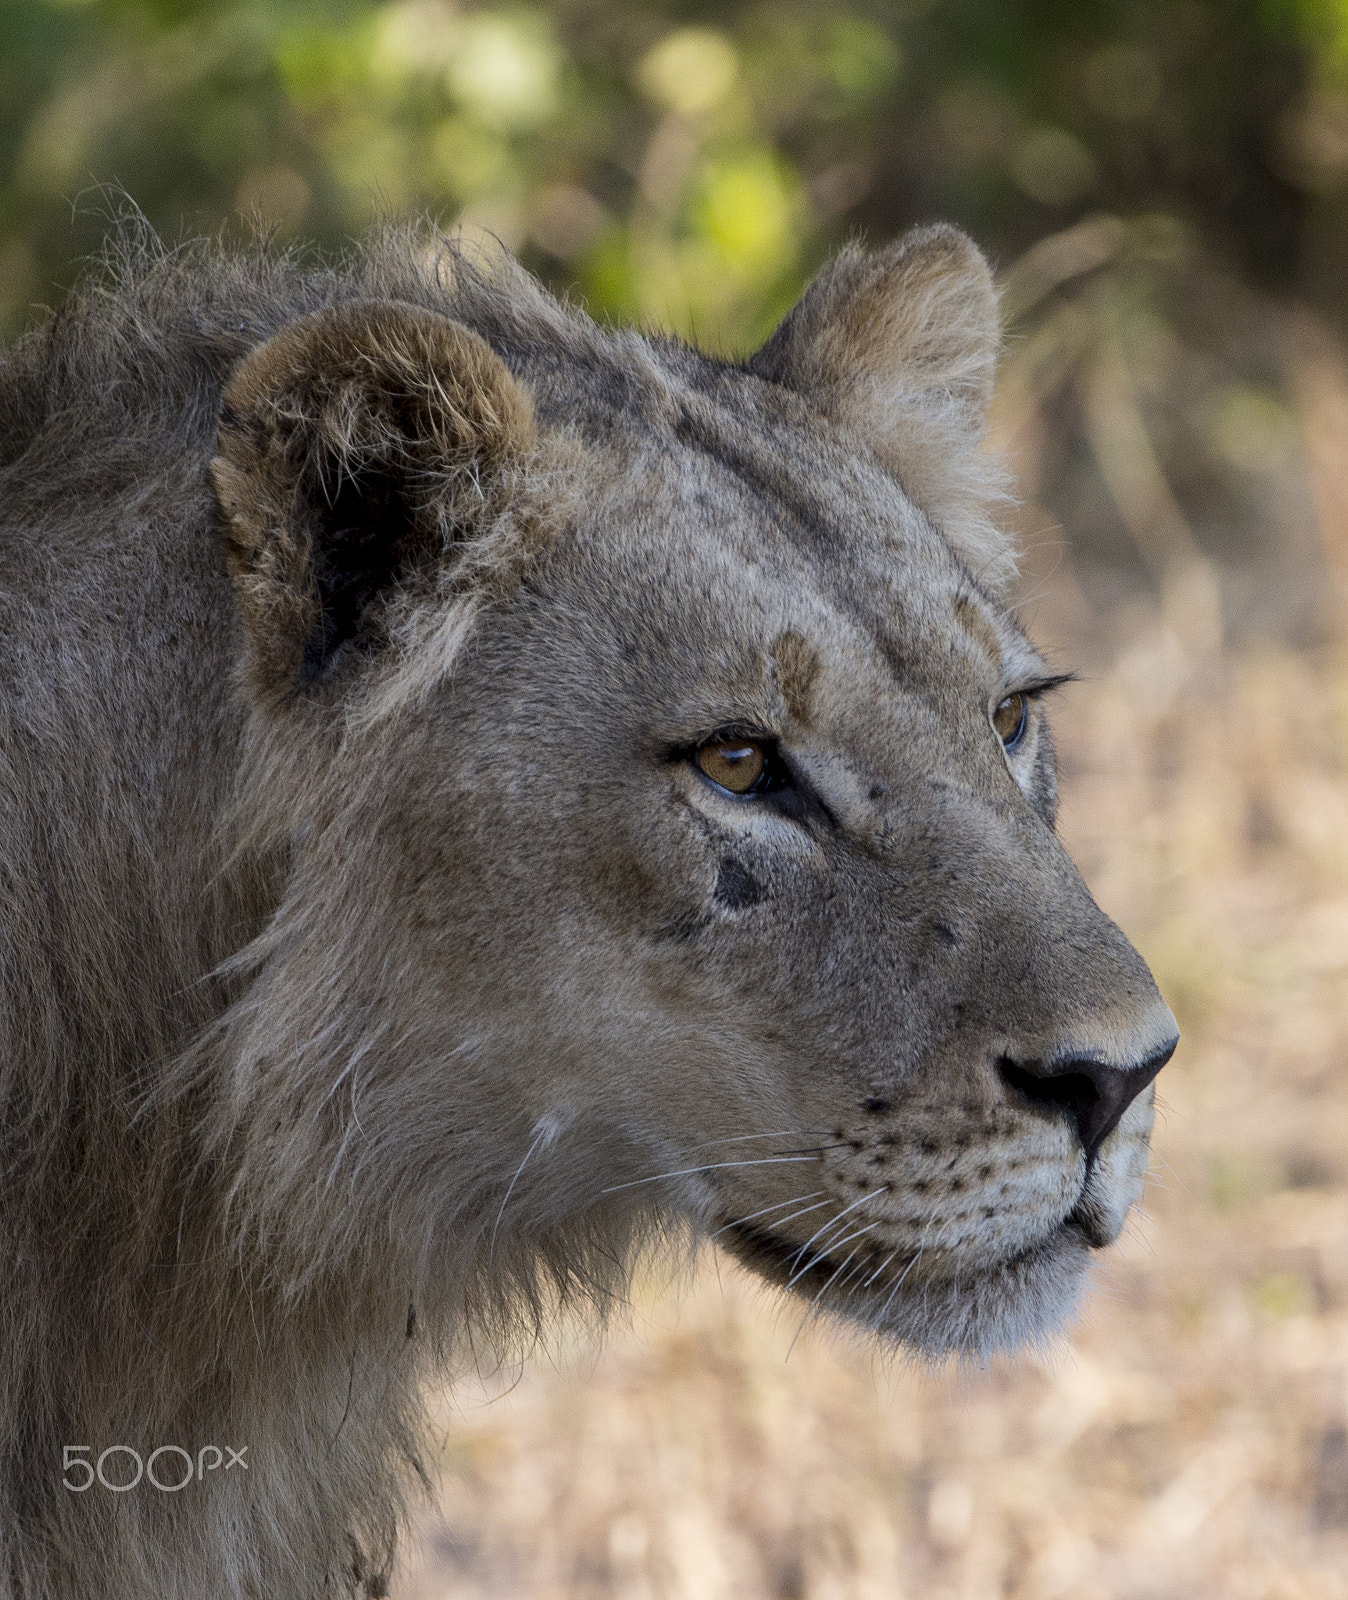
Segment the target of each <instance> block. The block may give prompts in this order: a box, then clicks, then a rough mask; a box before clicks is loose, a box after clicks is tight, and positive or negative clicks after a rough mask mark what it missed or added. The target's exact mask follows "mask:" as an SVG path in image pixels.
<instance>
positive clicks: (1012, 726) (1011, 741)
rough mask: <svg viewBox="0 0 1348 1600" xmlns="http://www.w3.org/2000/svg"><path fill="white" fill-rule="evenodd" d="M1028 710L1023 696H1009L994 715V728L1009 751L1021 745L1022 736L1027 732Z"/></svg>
mask: <svg viewBox="0 0 1348 1600" xmlns="http://www.w3.org/2000/svg"><path fill="white" fill-rule="evenodd" d="M1026 710H1027V706H1026V700H1025V696H1024V695H1023V694H1009V695H1007V697H1006V699H1005V700H1003V701H1002V703H1001V704H1000V705H999V706H998V707H997V709H996V710H995V711H994V712H993V713H992V726H993V728H994V729H995V730H996V733H997V737H998V738H999V739H1000V740H1001V741H1002V744H1003V745H1004V746H1005V747H1006V748H1007V749H1008V750H1010V749H1013V748H1014V747H1015V746H1016V745H1017V744H1019V742H1020V736H1021V734H1023V733H1024V732H1025V719H1026Z"/></svg>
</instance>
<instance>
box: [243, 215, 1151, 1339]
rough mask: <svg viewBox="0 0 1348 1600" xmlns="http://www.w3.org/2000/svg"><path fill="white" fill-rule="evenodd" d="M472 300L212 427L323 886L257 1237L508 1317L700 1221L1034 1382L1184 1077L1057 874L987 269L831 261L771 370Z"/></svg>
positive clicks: (293, 382)
mask: <svg viewBox="0 0 1348 1600" xmlns="http://www.w3.org/2000/svg"><path fill="white" fill-rule="evenodd" d="M455 271H456V272H457V273H458V277H457V278H456V280H455V283H454V286H453V288H452V290H451V292H450V295H449V304H448V307H447V309H446V310H445V311H440V310H437V309H435V308H434V307H428V306H425V305H413V304H409V303H406V302H404V301H401V300H395V299H383V300H381V299H377V298H354V299H347V300H344V301H339V302H338V303H335V304H333V305H330V306H328V307H327V308H326V309H323V310H320V311H318V312H315V313H310V314H307V315H303V316H299V317H297V318H295V319H294V320H293V321H292V322H290V323H289V324H288V325H287V326H285V327H283V328H282V329H281V330H280V331H279V332H278V333H276V334H275V336H274V337H273V338H271V339H270V340H269V341H268V342H266V343H264V344H263V345H262V346H261V347H260V348H258V349H256V350H255V351H254V352H253V353H252V354H251V355H249V356H248V357H247V359H245V360H244V361H243V363H242V364H241V366H240V367H239V368H238V370H237V371H236V373H235V376H234V377H233V380H232V382H231V384H230V386H229V389H228V391H227V393H226V397H225V403H224V407H223V411H222V421H221V429H220V441H219V453H218V456H217V459H216V461H215V463H214V466H213V469H212V470H213V482H214V487H215V493H216V496H217V499H218V503H219V508H220V513H221V522H222V527H223V530H224V536H225V539H226V544H227V549H228V554H229V561H230V570H231V574H232V577H233V581H234V584H235V588H236V591H237V594H238V599H239V604H240V606H241V609H242V615H243V622H244V629H245V634H246V641H247V643H246V684H247V693H248V699H249V704H250V705H251V707H252V712H251V716H252V733H251V735H250V737H251V746H250V755H249V761H250V763H251V765H250V768H249V772H250V774H251V776H250V777H249V778H248V780H247V782H246V784H245V786H244V792H245V793H246V794H247V795H248V796H250V801H249V804H250V805H251V806H252V808H253V809H252V811H251V813H250V815H249V818H248V822H247V827H248V828H251V829H252V830H253V831H254V833H255V834H256V835H257V837H258V838H260V839H261V838H264V837H265V840H266V843H267V845H268V847H269V848H272V849H282V850H284V852H286V853H287V860H288V861H289V870H288V876H287V878H286V887H285V889H284V892H283V893H282V895H281V897H280V903H279V906H278V908H277V910H276V912H275V915H274V917H273V918H272V920H271V922H270V925H269V927H268V928H267V931H266V932H265V933H264V934H263V935H262V937H261V939H259V940H258V941H257V944H256V946H255V948H254V950H253V952H252V959H253V961H254V963H255V971H256V973H257V976H256V978H255V980H254V981H253V982H252V984H251V986H250V987H249V988H248V989H247V990H246V992H245V993H244V996H243V998H242V999H241V1000H239V1001H238V1002H237V1003H236V1004H235V1006H234V1008H233V1010H232V1012H231V1013H230V1015H229V1017H228V1018H227V1019H226V1023H225V1025H224V1026H225V1035H224V1037H225V1044H224V1045H223V1046H222V1059H223V1060H224V1061H225V1062H226V1063H227V1072H228V1080H229V1083H230V1085H231V1089H230V1093H229V1094H228V1095H227V1096H226V1097H225V1099H224V1101H223V1102H222V1103H223V1104H224V1106H225V1107H226V1110H225V1111H223V1112H222V1113H221V1116H222V1118H223V1119H224V1120H225V1121H226V1122H227V1123H228V1137H229V1139H230V1141H231V1145H230V1148H231V1149H232V1150H233V1151H234V1152H235V1157H236V1159H237V1162H238V1171H237V1178H236V1180H235V1192H236V1193H237V1194H238V1195H242V1196H244V1197H245V1199H244V1200H243V1201H242V1202H241V1204H242V1205H243V1207H244V1210H245V1211H246V1213H247V1214H248V1216H249V1217H250V1218H251V1219H252V1220H253V1221H254V1222H255V1224H256V1226H257V1228H258V1231H259V1234H260V1235H261V1234H265V1235H266V1236H267V1237H269V1238H272V1239H276V1238H278V1237H282V1238H284V1237H287V1236H289V1237H292V1238H293V1239H295V1240H302V1241H303V1246H302V1250H301V1249H300V1248H299V1247H297V1255H298V1254H302V1255H303V1257H304V1259H305V1261H306V1262H307V1263H309V1268H307V1269H306V1270H309V1269H312V1268H313V1263H315V1262H316V1261H323V1262H325V1263H327V1264H329V1265H331V1264H333V1263H336V1262H340V1261H341V1260H342V1259H343V1258H344V1252H349V1251H353V1250H356V1249H361V1250H366V1251H368V1250H370V1249H374V1250H377V1251H389V1252H392V1253H393V1254H394V1255H397V1254H398V1253H399V1252H403V1253H404V1254H406V1255H407V1256H408V1258H409V1259H411V1258H413V1257H414V1258H415V1259H416V1260H417V1261H418V1262H420V1263H422V1269H421V1270H423V1271H424V1264H425V1263H426V1262H427V1261H429V1260H433V1259H435V1258H436V1252H437V1251H439V1250H440V1249H442V1248H443V1247H445V1241H448V1240H452V1241H453V1242H454V1249H455V1251H456V1258H457V1259H459V1260H468V1259H470V1258H471V1260H473V1261H474V1262H476V1263H477V1266H476V1268H475V1269H474V1270H480V1271H482V1272H486V1273H489V1274H490V1273H491V1272H498V1273H499V1272H505V1271H509V1270H511V1263H512V1262H516V1261H519V1260H523V1259H524V1258H526V1257H528V1256H531V1255H532V1256H539V1255H541V1256H542V1257H544V1258H545V1259H549V1260H555V1261H557V1262H559V1263H563V1265H562V1266H560V1267H559V1268H558V1271H559V1272H562V1273H564V1272H565V1271H566V1270H568V1269H567V1268H566V1266H565V1262H566V1261H567V1258H568V1252H569V1251H570V1252H574V1251H579V1250H580V1249H582V1248H583V1247H588V1245H584V1246H583V1244H582V1242H583V1241H588V1242H589V1244H593V1242H594V1241H595V1240H600V1241H602V1240H606V1239H613V1240H619V1239H628V1238H630V1237H631V1236H632V1235H633V1234H634V1233H640V1232H641V1230H642V1229H643V1228H646V1227H648V1226H649V1225H650V1223H651V1222H652V1221H653V1220H659V1219H663V1218H668V1217H670V1216H678V1217H681V1218H683V1219H688V1220H691V1221H692V1223H693V1224H694V1225H695V1226H696V1227H697V1228H699V1229H701V1230H704V1231H706V1232H710V1233H712V1234H714V1235H715V1237H716V1238H717V1239H719V1240H720V1241H721V1242H723V1243H724V1244H725V1245H726V1246H727V1247H728V1248H729V1249H731V1250H732V1251H734V1252H735V1253H736V1254H737V1255H738V1256H740V1257H741V1258H742V1259H743V1260H744V1261H746V1262H747V1263H748V1264H749V1265H751V1266H752V1267H753V1268H754V1269H755V1270H757V1271H758V1272H759V1273H761V1274H762V1275H763V1276H764V1277H765V1278H767V1279H768V1280H769V1281H771V1282H772V1283H774V1284H777V1285H780V1286H782V1287H784V1288H787V1289H790V1290H791V1291H793V1292H794V1293H796V1294H799V1295H801V1296H803V1297H805V1299H806V1300H808V1301H809V1302H810V1303H812V1304H817V1305H818V1306H819V1307H821V1308H822V1309H825V1310H829V1311H834V1312H839V1313H842V1314H844V1315H846V1316H848V1317H852V1318H855V1319H859V1320H860V1321H862V1322H864V1323H866V1324H868V1325H869V1326H870V1327H872V1328H874V1329H875V1330H877V1331H878V1332H879V1333H881V1334H883V1335H885V1336H887V1337H890V1338H893V1339H897V1340H900V1341H903V1342H905V1343H907V1344H909V1345H911V1346H915V1347H917V1348H920V1349H922V1350H925V1351H929V1352H933V1353H940V1352H945V1351H952V1350H969V1351H985V1350H988V1349H991V1348H995V1347H998V1346H1005V1345H1009V1344H1015V1343H1018V1342H1023V1341H1025V1340H1033V1339H1036V1338H1039V1337H1042V1336H1043V1335H1044V1334H1046V1333H1047V1332H1048V1331H1049V1330H1051V1329H1052V1328H1054V1327H1055V1326H1056V1325H1057V1324H1058V1323H1059V1321H1060V1319H1061V1318H1062V1316H1063V1314H1064V1313H1065V1311H1066V1310H1067V1309H1068V1308H1069V1306H1070V1305H1071V1303H1072V1301H1073V1297H1074V1293H1075V1290H1076V1288H1077V1286H1078V1283H1079V1281H1080V1279H1081V1276H1082V1273H1083V1269H1084V1267H1085V1264H1086V1262H1087V1260H1088V1257H1089V1255H1090V1252H1091V1251H1092V1250H1093V1249H1095V1248H1097V1247H1100V1246H1103V1245H1105V1244H1107V1243H1109V1242H1110V1241H1111V1240H1113V1239H1114V1238H1115V1237H1116V1236H1117V1234H1118V1232H1119V1230H1120V1228H1121V1226H1122V1224H1123V1221H1124V1218H1125V1215H1126V1213H1127V1211H1128V1208H1129V1206H1130V1205H1131V1203H1132V1202H1133V1200H1134V1199H1135V1197H1136V1195H1137V1192H1138V1189H1139V1186H1140V1183H1141V1178H1142V1174H1143V1170H1144V1167H1145V1164H1146V1161H1147V1148H1148V1136H1149V1132H1150V1127H1151V1105H1150V1102H1151V1093H1150V1084H1151V1080H1152V1078H1153V1077H1154V1075H1155V1073H1156V1072H1157V1071H1158V1070H1159V1068H1160V1066H1161V1065H1162V1064H1163V1063H1164V1062H1165V1060H1166V1059H1167V1058H1168V1057H1169V1055H1170V1053H1171V1051H1172V1050H1173V1048H1174V1045H1175V1041H1176V1031H1175V1025H1174V1020H1173V1018H1172V1017H1171V1015H1170V1012H1169V1011H1168V1009H1167V1008H1166V1006H1165V1005H1164V1003H1163V1002H1162V1001H1161V999H1160V997H1159V995H1158V994H1157V992H1156V989H1155V987H1154V985H1153V983H1152V980H1151V977H1150V975H1149V974H1148V972H1147V969H1146V967H1145V965H1144V964H1143V962H1142V961H1141V959H1140V958H1139V956H1138V955H1137V954H1136V952H1135V951H1134V950H1133V949H1132V947H1131V946H1130V945H1129V944H1128V942H1127V940H1126V939H1125V938H1124V937H1123V936H1122V934H1121V933H1120V932H1119V931H1118V929H1117V928H1115V927H1114V926H1113V924H1112V923H1111V922H1110V921H1109V920H1108V919H1107V918H1106V917H1105V916H1104V915H1103V914H1102V913H1101V912H1100V911H1099V910H1098V909H1097V907H1096V906H1095V905H1094V903H1093V902H1092V900H1091V897H1090V895H1089V894H1088V892H1087V890H1086V889H1085V887H1084V885H1083V884H1082V882H1081V880H1080V878H1079V876H1078V875H1077V873H1076V871H1075V869H1074V867H1073V866H1072V864H1071V862H1070V860H1069V859H1068V857H1067V855H1066V854H1065V852H1064V850H1063V848H1062V846H1061V845H1060V843H1059V842H1058V840H1057V838H1056V837H1055V834H1054V811H1055V796H1056V787H1055V777H1054V757H1053V750H1052V745H1051V742H1050V738H1049V732H1048V727H1047V723H1046V719H1045V696H1046V693H1047V691H1048V690H1049V689H1051V688H1052V687H1053V685H1054V683H1055V682H1056V681H1057V679H1056V677H1055V674H1054V673H1053V671H1052V669H1051V668H1050V667H1049V666H1048V665H1047V664H1046V663H1045V661H1044V660H1043V658H1042V657H1041V656H1040V655H1039V654H1038V653H1037V652H1036V651H1035V649H1034V648H1033V647H1032V646H1031V645H1030V643H1029V642H1028V641H1027V640H1026V638H1025V636H1024V635H1023V633H1022V632H1021V630H1020V629H1019V627H1018V626H1017V625H1016V623H1015V621H1014V620H1013V618H1012V617H1011V615H1010V614H1009V612H1008V611H1007V609H1006V608H1005V606H1004V604H1003V603H1002V601H1001V599H1000V598H999V596H1000V593H1001V590H1002V588H1003V586H1004V583H1005V580H1006V578H1007V574H1008V559H1007V554H1006V548H1005V545H1004V543H1003V541H1002V540H1001V538H1000V536H999V535H997V534H996V532H995V529H994V522H993V513H994V512H995V503H996V483H995V481H994V480H993V478H992V476H991V474H990V469H989V468H988V466H987V464H986V460H985V458H984V457H983V456H981V454H980V453H979V451H978V440H979V437H980V434H981V431H982V425H983V414H984V410H985V406H986V402H987V396H988V387H989V383H990V375H991V366H992V361H993V357H994V354H995V345H996V318H995V308H994V302H993V296H992V290H991V286H990V282H989V279H988V274H987V270H986V268H985V266H984V265H983V262H982V260H981V258H980V257H979V256H978V254H977V252H976V251H975V250H974V249H973V247H972V246H971V245H970V244H969V243H968V242H967V241H966V240H965V239H964V238H963V237H962V236H961V235H958V234H956V233H954V232H953V231H951V230H944V229H936V230H930V231H928V232H926V233H923V234H919V235H914V236H911V237H910V238H909V239H908V240H905V241H903V242H902V243H901V244H900V245H898V246H895V247H892V248H891V249H890V250H888V251H885V252H881V253H880V254H878V255H875V256H870V257H866V256H863V255H861V254H860V253H857V252H852V253H849V254H846V255H844V256H843V257H841V258H839V260H838V261H837V262H835V263H834V264H833V266H832V267H831V268H829V269H827V270H826V271H825V273H824V274H823V275H822V276H821V277H820V279H818V280H817V281H816V283H815V285H814V286H813V287H812V289H811V290H810V291H809V293H808V294H807V295H806V297H805V299H804V300H803V301H802V302H801V304H800V305H799V306H798V307H797V308H796V310H795V311H794V312H793V313H792V314H791V316H789V317H788V318H787V320H786V321H785V323H783V325H782V326H781V328H779V330H778V332H777V333H776V334H775V335H774V336H773V338H772V339H771V340H770V341H769V343H768V344H767V345H766V346H765V347H764V348H763V349H762V350H761V351H760V352H759V353H758V354H757V355H756V356H755V357H753V358H752V359H750V360H749V361H748V362H746V363H743V364H741V365H733V364H727V363H723V362H718V361H715V360H712V359H710V358H708V357H705V356H703V355H701V354H699V353H697V352H695V351H693V350H690V349H687V348H685V347H682V346H678V345H675V344H672V343H665V342H661V341H658V340H646V339H643V338H640V337H638V336H637V335H635V334H631V333H625V332H608V331H603V330H600V329H598V328H596V327H595V326H594V325H593V324H591V323H589V322H588V321H587V320H586V319H584V318H583V317H580V316H579V315H577V314H574V313H572V312H569V311H567V310H564V309H563V308H561V307H559V306H558V305H556V304H555V303H554V302H552V301H550V300H548V299H547V298H546V297H545V296H544V295H543V294H542V292H541V291H539V290H538V289H537V288H536V287H535V286H533V285H532V284H531V282H530V281H529V280H527V279H525V277H524V276H523V274H521V273H519V271H518V269H514V268H511V267H510V266H509V265H508V264H503V265H501V266H499V267H498V268H497V269H496V271H495V273H494V275H488V276H482V275H480V274H475V273H472V272H469V271H468V269H467V268H466V267H464V266H463V264H462V263H459V264H458V265H457V266H456V268H455ZM353 1217H355V1218H358V1219H359V1221H358V1223H353V1221H352V1218H353ZM414 1276H415V1274H414V1273H413V1272H412V1269H411V1268H409V1281H411V1280H412V1278H413V1277H414Z"/></svg>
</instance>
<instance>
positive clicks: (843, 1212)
mask: <svg viewBox="0 0 1348 1600" xmlns="http://www.w3.org/2000/svg"><path fill="white" fill-rule="evenodd" d="M888 1188H889V1185H888V1184H887V1183H882V1184H881V1185H880V1187H879V1188H878V1189H872V1190H871V1192H870V1194H863V1195H862V1197H861V1199H860V1200H853V1202H852V1204H851V1205H850V1206H844V1207H843V1209H842V1210H841V1211H840V1212H839V1213H838V1214H837V1216H836V1217H831V1218H830V1219H829V1221H827V1222H826V1223H825V1224H824V1226H823V1227H822V1228H817V1229H816V1230H815V1231H814V1232H813V1233H812V1234H811V1235H810V1237H809V1238H808V1239H807V1240H806V1241H805V1243H804V1244H803V1245H801V1247H800V1249H799V1250H797V1251H796V1255H795V1259H796V1260H799V1259H800V1257H801V1256H803V1255H804V1254H805V1252H806V1251H807V1250H808V1249H809V1248H810V1246H811V1245H812V1244H813V1243H814V1241H815V1240H816V1239H817V1238H818V1237H819V1235H820V1234H821V1233H827V1232H828V1230H829V1229H830V1228H832V1227H836V1226H837V1224H838V1223H840V1222H841V1221H842V1219H843V1218H844V1217H845V1216H846V1215H847V1214H848V1212H849V1211H855V1210H856V1208H857V1207H858V1206H864V1205H865V1204H866V1202H867V1201H868V1200H874V1199H875V1197H876V1195H878V1194H884V1193H885V1191H886V1190H887V1189H888ZM793 1281H794V1280H793Z"/></svg>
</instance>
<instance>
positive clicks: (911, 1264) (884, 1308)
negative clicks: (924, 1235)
mask: <svg viewBox="0 0 1348 1600" xmlns="http://www.w3.org/2000/svg"><path fill="white" fill-rule="evenodd" d="M921 1259H922V1252H921V1251H920V1250H919V1251H918V1252H917V1254H916V1255H915V1256H914V1257H913V1259H912V1260H911V1261H910V1262H909V1263H908V1265H907V1266H906V1267H905V1268H904V1269H903V1271H902V1272H901V1273H900V1274H899V1275H898V1277H897V1279H895V1282H894V1287H893V1288H892V1289H891V1290H890V1291H889V1299H888V1300H886V1301H885V1303H884V1305H882V1306H881V1307H880V1315H879V1316H878V1317H877V1318H876V1319H875V1320H876V1321H877V1322H883V1321H884V1320H885V1314H886V1312H887V1311H888V1310H889V1308H890V1306H891V1305H892V1304H893V1303H894V1296H895V1295H896V1294H898V1292H899V1290H900V1289H901V1288H902V1287H903V1280H904V1279H905V1278H906V1277H907V1276H908V1274H909V1273H910V1272H911V1271H912V1270H913V1268H914V1267H915V1266H916V1265H917V1264H918V1262H919V1261H921Z"/></svg>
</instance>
